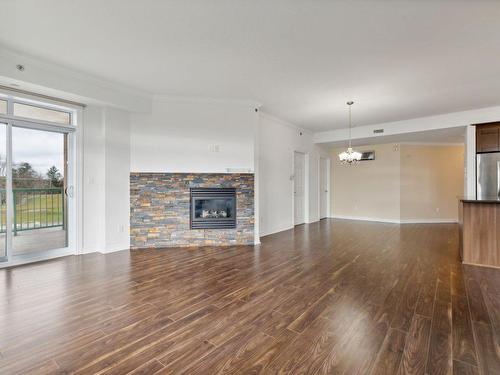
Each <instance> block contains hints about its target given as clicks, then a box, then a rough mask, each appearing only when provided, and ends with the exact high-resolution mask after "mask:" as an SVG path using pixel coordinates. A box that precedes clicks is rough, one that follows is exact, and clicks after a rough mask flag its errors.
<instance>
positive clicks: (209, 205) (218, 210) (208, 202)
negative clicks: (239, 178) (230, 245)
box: [189, 188, 236, 229]
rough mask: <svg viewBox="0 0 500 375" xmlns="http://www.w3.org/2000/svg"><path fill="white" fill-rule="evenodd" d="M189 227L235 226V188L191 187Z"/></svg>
mask: <svg viewBox="0 0 500 375" xmlns="http://www.w3.org/2000/svg"><path fill="white" fill-rule="evenodd" d="M190 193H191V211H190V212H191V214H190V221H189V224H190V228H191V229H227V228H236V189H235V188H191V189H190Z"/></svg>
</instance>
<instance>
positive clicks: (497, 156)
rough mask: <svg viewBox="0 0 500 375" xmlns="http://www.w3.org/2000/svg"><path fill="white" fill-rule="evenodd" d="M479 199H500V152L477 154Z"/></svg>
mask: <svg viewBox="0 0 500 375" xmlns="http://www.w3.org/2000/svg"><path fill="white" fill-rule="evenodd" d="M476 160H477V161H476V162H477V168H476V177H477V189H476V191H477V199H492V198H494V199H496V198H500V152H492V153H489V154H477V158H476Z"/></svg>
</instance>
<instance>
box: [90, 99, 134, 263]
mask: <svg viewBox="0 0 500 375" xmlns="http://www.w3.org/2000/svg"><path fill="white" fill-rule="evenodd" d="M81 126H82V130H83V150H82V156H83V178H82V180H83V236H82V237H83V249H82V250H83V252H84V253H89V252H95V251H99V252H109V251H115V250H123V249H127V248H128V247H129V242H130V239H129V216H130V209H129V207H130V188H129V181H130V179H129V175H130V145H129V139H130V132H129V126H130V119H129V114H128V112H125V111H122V110H118V109H113V108H106V107H102V106H93V105H91V106H87V107H86V108H85V109H84V113H83V124H81Z"/></svg>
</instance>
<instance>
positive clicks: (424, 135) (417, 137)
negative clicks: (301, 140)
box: [322, 126, 465, 148]
mask: <svg viewBox="0 0 500 375" xmlns="http://www.w3.org/2000/svg"><path fill="white" fill-rule="evenodd" d="M384 143H418V144H430V145H431V144H436V145H438V144H464V143H465V127H463V126H460V127H456V128H446V129H436V130H427V131H422V132H414V133H403V134H395V135H383V136H377V137H369V138H358V139H353V140H352V145H353V146H354V147H357V146H367V145H376V144H384ZM346 145H347V141H338V142H330V143H323V144H322V146H323V147H326V148H334V147H346Z"/></svg>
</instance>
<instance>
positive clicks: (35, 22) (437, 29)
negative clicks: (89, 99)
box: [0, 0, 500, 131]
mask: <svg viewBox="0 0 500 375" xmlns="http://www.w3.org/2000/svg"><path fill="white" fill-rule="evenodd" d="M0 9H1V13H2V15H3V17H2V21H1V22H0V44H3V45H4V46H6V47H7V48H10V49H13V50H15V51H18V52H22V53H26V54H29V55H32V56H35V57H38V58H41V59H44V60H47V61H49V62H56V63H58V64H60V65H63V66H66V67H69V68H73V69H75V70H79V71H82V72H86V73H89V74H92V75H95V76H97V77H102V78H105V79H107V80H110V81H114V82H117V83H120V84H123V85H126V86H129V87H132V88H136V89H140V90H142V91H146V92H149V93H153V94H164V95H179V96H204V97H205V96H206V97H212V98H238V99H253V100H257V101H259V102H261V103H263V108H264V110H265V111H267V112H270V113H272V114H274V115H276V116H278V117H281V118H283V119H285V120H288V121H290V122H292V123H294V124H296V125H299V126H303V127H305V128H309V129H311V130H314V131H319V130H328V129H333V128H342V127H346V125H347V122H346V119H347V116H346V113H347V112H346V111H347V110H346V106H345V102H346V100H348V99H353V100H354V101H355V102H356V104H355V107H354V108H353V120H354V123H355V125H365V124H372V123H380V122H388V121H396V120H402V119H408V118H415V117H420V116H429V115H435V114H439V113H448V112H454V111H459V110H466V109H472V108H482V107H488V106H493V105H500V63H499V56H500V22H499V21H498V20H499V19H500V1H494V0H492V1H486V0H475V1H471V0H464V1H461V0H454V1H452V0H448V1H446V0H433V1H431V0H429V1H422V0H414V1H376V0H370V1H328V0H323V1H321V0H316V1H313V0H302V1H297V0H252V1H244V0H213V1H207V0H191V1H185V0H178V1H165V0H164V1H155V0H141V1H137V0H106V1H102V0H72V1H67V0H45V1H40V0H31V1H30V0H16V1H6V0H1V4H0ZM26 68H27V69H29V67H26Z"/></svg>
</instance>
